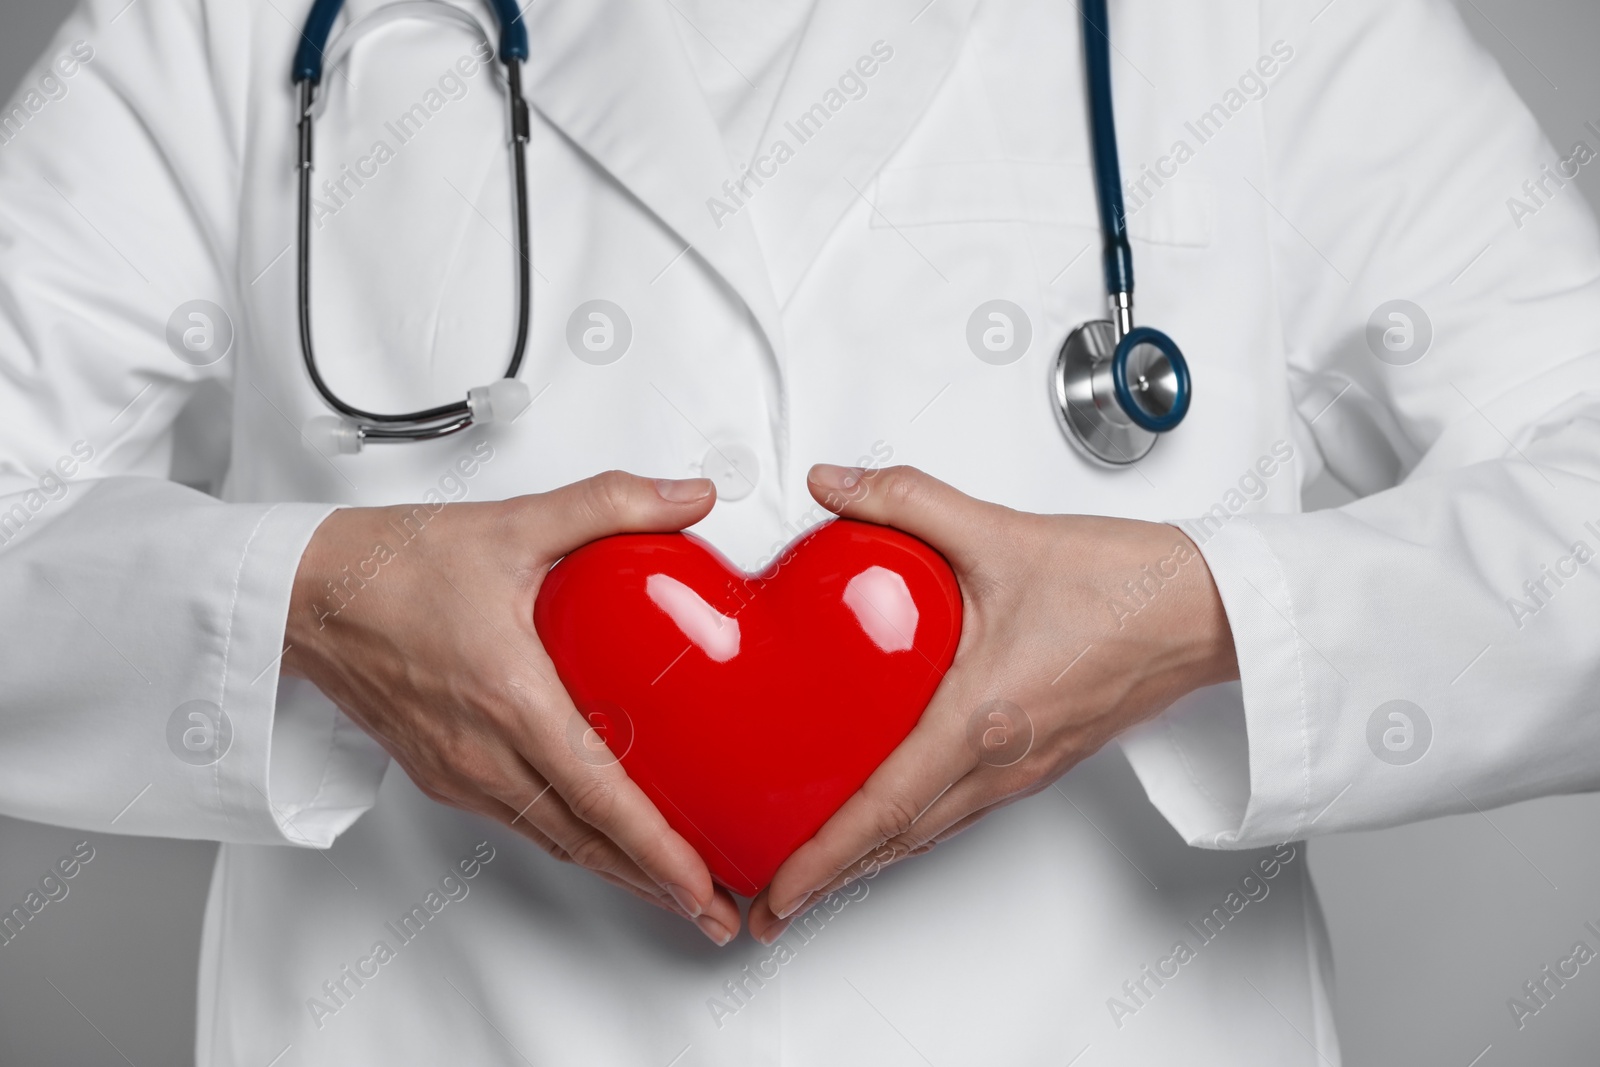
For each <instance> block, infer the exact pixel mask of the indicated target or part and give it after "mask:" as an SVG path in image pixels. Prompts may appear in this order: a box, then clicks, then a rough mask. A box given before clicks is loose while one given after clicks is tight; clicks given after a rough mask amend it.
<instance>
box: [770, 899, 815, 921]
mask: <svg viewBox="0 0 1600 1067" xmlns="http://www.w3.org/2000/svg"><path fill="white" fill-rule="evenodd" d="M810 897H811V894H810V893H801V894H800V895H799V896H797V897H795V898H794V900H792V901H790V902H789V904H788V905H787V906H785V907H784V909H783V910H782V911H774V912H773V913H772V914H774V915H776V916H777V917H778V918H780V919H787V918H788V917H789V916H791V915H793V914H794V913H795V912H797V911H799V910H800V905H802V904H804V903H805V902H806V901H807V900H808V899H810Z"/></svg>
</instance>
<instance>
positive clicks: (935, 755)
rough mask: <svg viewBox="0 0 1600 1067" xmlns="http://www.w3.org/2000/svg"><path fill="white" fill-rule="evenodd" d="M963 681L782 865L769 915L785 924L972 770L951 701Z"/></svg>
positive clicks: (950, 685)
mask: <svg viewBox="0 0 1600 1067" xmlns="http://www.w3.org/2000/svg"><path fill="white" fill-rule="evenodd" d="M961 688H962V686H961V679H960V678H959V677H958V676H957V674H956V673H955V672H952V673H951V674H949V675H946V676H945V679H944V681H943V682H942V683H941V684H940V687H939V690H938V692H936V693H935V695H934V700H933V703H931V704H930V705H929V706H928V709H927V711H925V712H923V715H922V718H921V719H920V720H919V721H918V722H917V725H916V726H915V727H914V728H913V729H912V731H911V733H909V734H908V735H906V739H905V740H904V741H902V742H901V743H900V745H899V747H897V748H896V749H895V750H894V751H893V752H891V753H890V754H889V757H888V758H887V759H886V760H884V761H883V763H882V764H880V765H879V767H878V769H877V770H875V771H873V772H872V775H871V776H870V777H869V778H868V779H867V780H866V782H865V783H864V784H863V785H862V786H861V788H860V789H859V790H858V791H857V792H856V793H855V794H854V795H853V796H851V797H850V799H849V800H847V801H845V802H844V805H843V806H842V807H840V808H839V810H838V811H836V812H834V814H833V816H832V817H831V818H830V819H829V820H828V821H827V822H826V823H824V824H823V825H822V828H821V829H820V830H818V831H817V833H816V835H815V836H813V837H812V838H811V840H809V841H807V842H806V843H805V844H803V845H801V846H800V847H799V848H798V849H796V850H795V852H794V854H793V855H791V856H790V857H789V858H788V859H786V860H784V861H783V865H782V866H780V867H779V868H778V871H777V873H776V874H775V875H774V876H773V878H772V882H771V883H770V885H769V886H768V891H767V897H768V900H769V902H770V904H771V907H772V910H773V912H774V914H776V915H777V916H778V917H780V918H785V917H787V916H789V915H790V914H792V913H793V912H794V911H795V909H797V908H798V907H799V906H800V904H801V903H803V902H804V900H805V898H806V897H807V896H809V895H810V894H811V893H813V892H815V891H816V890H818V889H820V888H822V887H823V886H825V885H827V884H828V883H830V882H831V881H832V880H833V879H834V878H835V877H836V876H838V875H839V874H841V873H844V872H846V871H848V870H849V869H850V868H851V866H852V865H854V864H855V863H856V862H857V861H858V860H859V859H860V858H861V857H863V856H865V855H867V854H868V853H869V852H871V851H872V850H873V849H875V848H877V847H878V846H880V845H882V844H883V843H884V842H886V841H892V840H894V839H896V838H899V837H901V836H903V835H905V834H907V833H909V832H910V831H911V830H912V829H913V827H915V826H916V824H917V822H918V821H919V820H920V819H921V817H922V816H923V814H924V813H925V812H927V811H928V809H929V808H931V807H932V806H933V804H934V802H935V801H937V800H938V799H939V798H940V796H942V795H943V794H944V792H945V791H946V790H948V789H949V788H951V787H952V786H953V785H954V784H955V783H956V782H958V781H960V780H961V779H962V778H963V777H965V776H966V774H967V773H968V772H969V771H971V770H972V768H973V767H975V766H976V765H977V762H978V760H977V756H976V755H975V754H974V753H973V752H972V750H971V749H970V748H968V747H967V744H966V736H965V735H966V731H965V728H964V725H963V723H962V722H961V720H960V717H959V716H958V715H957V714H954V711H955V709H956V708H958V707H962V706H967V704H966V702H965V701H963V700H961V699H960V698H959V697H957V696H956V694H957V693H960V692H961Z"/></svg>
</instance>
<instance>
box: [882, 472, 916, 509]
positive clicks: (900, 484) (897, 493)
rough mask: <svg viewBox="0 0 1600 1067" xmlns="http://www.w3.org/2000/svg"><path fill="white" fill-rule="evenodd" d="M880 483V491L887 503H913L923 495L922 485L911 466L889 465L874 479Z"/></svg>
mask: <svg viewBox="0 0 1600 1067" xmlns="http://www.w3.org/2000/svg"><path fill="white" fill-rule="evenodd" d="M874 480H875V481H876V482H877V483H878V491H879V492H880V493H882V494H883V499H884V501H885V502H886V503H888V504H892V505H894V506H895V507H900V508H903V507H907V506H910V505H913V504H915V503H916V502H917V500H918V499H919V498H920V496H921V491H922V487H921V485H920V484H919V479H918V478H917V477H916V472H915V471H913V470H912V469H911V468H910V467H905V466H899V467H888V468H885V469H884V470H882V471H879V472H878V477H877V478H876V479H874Z"/></svg>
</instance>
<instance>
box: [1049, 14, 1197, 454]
mask: <svg viewBox="0 0 1600 1067" xmlns="http://www.w3.org/2000/svg"><path fill="white" fill-rule="evenodd" d="M1079 2H1080V11H1081V12H1082V37H1083V57H1084V80H1085V83H1086V85H1087V89H1088V102H1089V141H1090V149H1091V152H1092V155H1093V163H1094V167H1093V169H1094V186H1095V200H1096V202H1097V204H1098V206H1099V211H1100V232H1101V235H1102V239H1103V256H1102V259H1103V268H1104V273H1105V288H1106V295H1107V299H1108V303H1109V305H1110V309H1111V315H1112V318H1111V319H1110V320H1099V321H1095V322H1089V323H1084V324H1083V325H1081V326H1079V327H1078V328H1077V329H1076V330H1074V331H1073V332H1072V334H1071V335H1069V336H1068V338H1067V340H1066V342H1065V343H1064V344H1063V345H1062V347H1061V351H1060V354H1059V355H1058V357H1057V364H1056V367H1055V368H1054V372H1053V375H1054V378H1053V383H1052V385H1053V392H1054V394H1055V399H1056V408H1057V410H1056V415H1057V418H1058V419H1059V420H1060V422H1061V425H1062V428H1063V430H1065V431H1066V433H1067V436H1068V439H1069V440H1071V441H1072V442H1073V444H1075V445H1077V446H1078V447H1079V449H1080V450H1082V451H1083V452H1084V453H1085V454H1086V455H1087V456H1088V457H1089V458H1090V459H1092V460H1095V461H1096V462H1099V463H1101V464H1104V465H1108V466H1123V465H1126V464H1129V463H1132V462H1133V461H1135V460H1137V459H1139V458H1141V457H1142V456H1143V455H1145V454H1147V453H1148V452H1149V449H1150V447H1151V446H1152V445H1153V444H1154V440H1155V437H1154V435H1156V434H1162V433H1166V432H1167V431H1169V430H1171V429H1173V428H1174V427H1175V426H1177V425H1178V424H1179V423H1180V422H1182V421H1183V418H1184V416H1185V415H1186V414H1188V411H1189V402H1190V397H1191V395H1192V390H1191V387H1190V378H1189V365H1188V362H1187V361H1186V360H1185V359H1184V358H1183V353H1182V351H1181V350H1180V349H1179V348H1178V346H1177V344H1176V342H1174V341H1173V340H1172V338H1170V337H1168V336H1167V335H1166V334H1164V333H1162V332H1161V331H1160V330H1156V329H1152V328H1151V327H1148V326H1134V324H1133V249H1132V247H1131V246H1130V245H1129V243H1128V226H1127V212H1126V210H1125V209H1124V207H1123V202H1122V173H1121V167H1120V166H1119V164H1118V160H1117V130H1116V118H1115V116H1114V114H1113V112H1112V103H1111V39H1110V28H1111V27H1110V20H1109V18H1108V16H1107V13H1106V2H1105V0H1079ZM1140 431H1142V433H1141V432H1140Z"/></svg>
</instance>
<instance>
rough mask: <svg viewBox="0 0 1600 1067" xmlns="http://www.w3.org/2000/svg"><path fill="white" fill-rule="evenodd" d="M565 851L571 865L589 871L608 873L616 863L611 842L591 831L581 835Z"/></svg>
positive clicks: (614, 851)
mask: <svg viewBox="0 0 1600 1067" xmlns="http://www.w3.org/2000/svg"><path fill="white" fill-rule="evenodd" d="M566 851H567V853H568V854H569V855H570V856H571V857H572V862H573V863H575V864H577V865H578V866H579V867H587V868H588V869H589V870H591V871H609V870H610V869H611V867H612V865H613V864H614V863H615V861H616V850H615V848H614V847H613V846H612V844H611V841H610V840H609V839H608V838H607V837H605V835H603V834H600V833H597V832H595V831H593V830H590V831H587V832H586V833H584V834H582V835H581V836H580V837H579V838H578V839H577V840H576V841H573V842H572V843H571V844H570V845H569V846H568V848H567V850H566Z"/></svg>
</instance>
